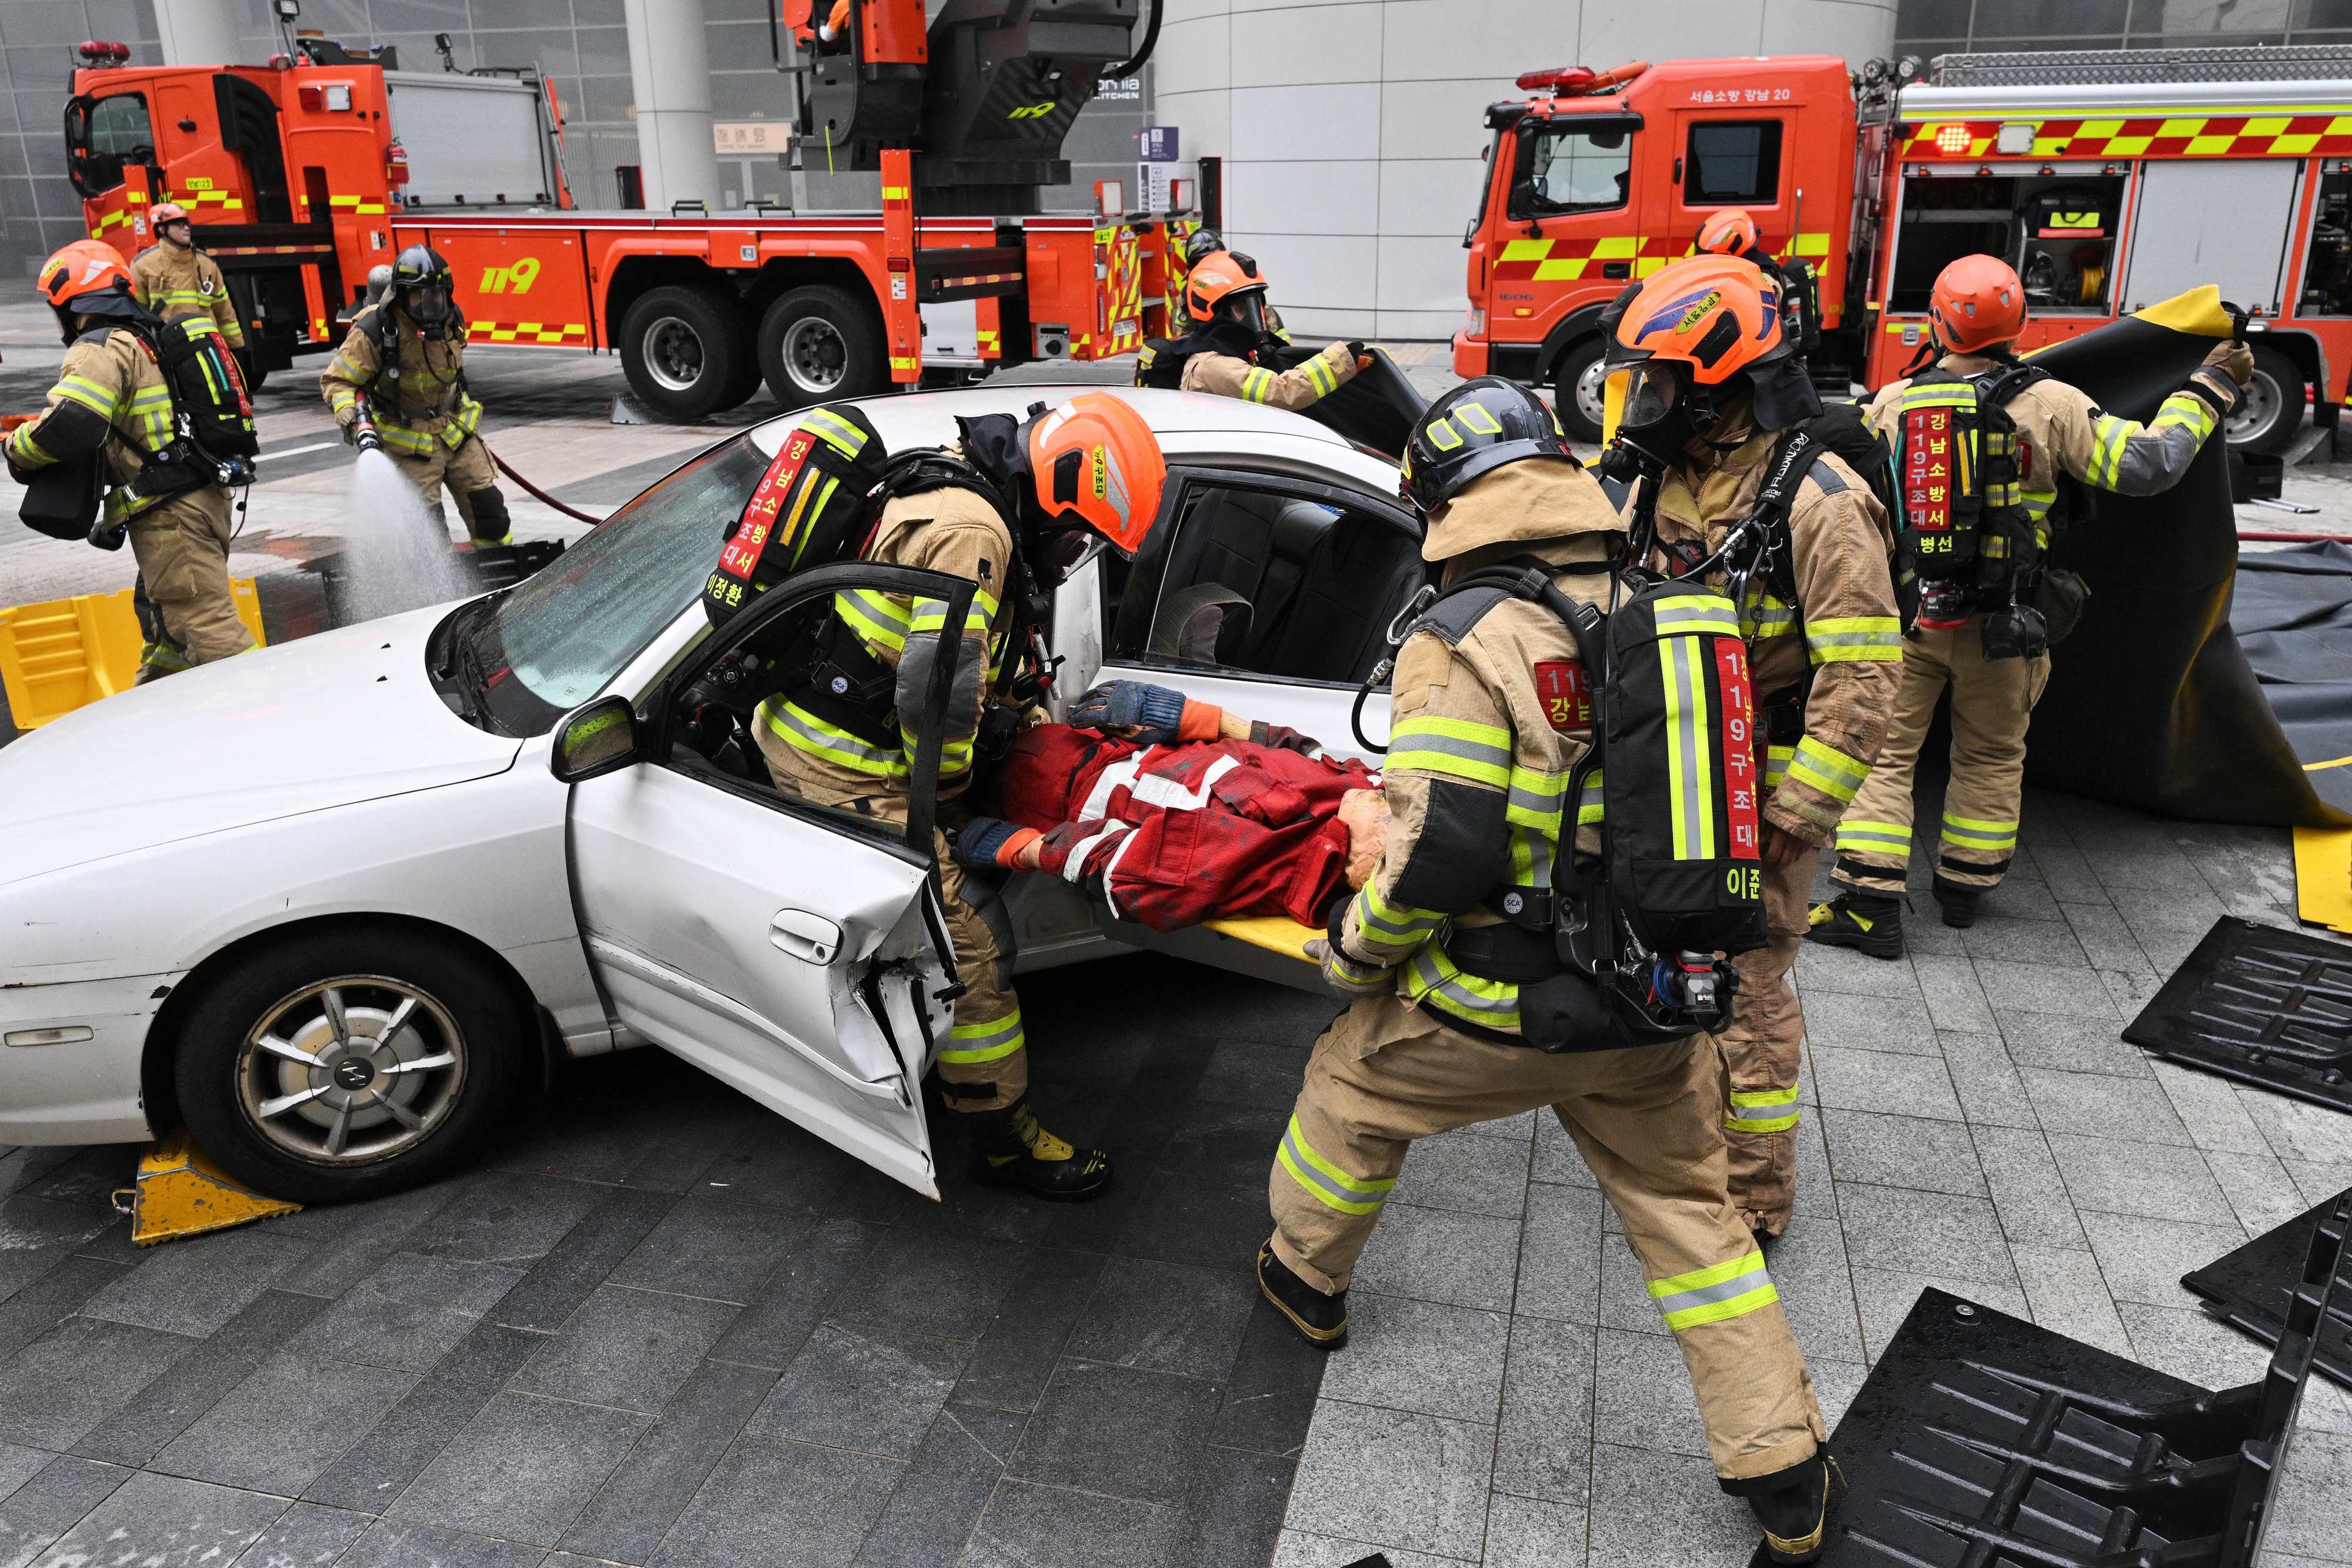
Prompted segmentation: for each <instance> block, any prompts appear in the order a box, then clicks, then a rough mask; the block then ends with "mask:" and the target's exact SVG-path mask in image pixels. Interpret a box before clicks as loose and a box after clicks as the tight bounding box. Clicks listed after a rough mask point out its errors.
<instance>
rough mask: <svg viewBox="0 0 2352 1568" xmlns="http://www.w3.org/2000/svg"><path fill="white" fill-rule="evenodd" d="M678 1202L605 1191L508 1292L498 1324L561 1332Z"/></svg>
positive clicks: (661, 1194)
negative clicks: (573, 1314) (566, 1321)
mask: <svg viewBox="0 0 2352 1568" xmlns="http://www.w3.org/2000/svg"><path fill="white" fill-rule="evenodd" d="M675 1203H677V1198H675V1197H672V1196H671V1195H670V1194H668V1193H666V1192H637V1191H632V1190H627V1189H614V1188H609V1187H608V1188H604V1189H603V1197H601V1199H600V1200H599V1201H598V1202H597V1204H596V1207H593V1208H592V1209H590V1210H589V1211H588V1212H587V1213H586V1214H585V1215H584V1216H583V1217H582V1218H581V1219H580V1222H579V1223H578V1224H576V1225H574V1226H573V1227H572V1228H571V1229H570V1230H568V1231H566V1232H564V1234H563V1239H562V1240H561V1241H558V1242H557V1243H556V1244H555V1246H554V1248H553V1249H552V1250H551V1251H549V1252H548V1254H547V1255H546V1256H545V1257H543V1258H541V1259H540V1260H539V1261H538V1262H536V1263H533V1264H531V1265H530V1273H528V1274H526V1275H524V1276H523V1280H522V1282H521V1283H520V1284H519V1285H517V1286H516V1287H515V1288H514V1289H513V1290H511V1291H508V1292H507V1294H506V1299H505V1300H503V1301H500V1302H499V1311H498V1321H499V1322H502V1323H505V1324H506V1325H508V1326H509V1328H519V1329H535V1330H538V1331H539V1332H541V1333H554V1332H555V1331H556V1330H558V1329H560V1328H562V1326H563V1324H564V1322H565V1320H567V1319H568V1318H570V1317H571V1316H572V1313H573V1312H578V1311H579V1310H580V1303H581V1302H583V1301H586V1300H587V1299H588V1293H589V1292H590V1291H593V1290H594V1289H595V1288H596V1287H597V1286H598V1285H601V1284H603V1283H604V1280H605V1278H606V1277H607V1276H608V1275H610V1274H611V1273H612V1271H613V1270H614V1268H615V1267H616V1266H617V1265H618V1264H619V1263H620V1261H621V1260H622V1259H624V1258H625V1257H627V1256H628V1254H629V1252H630V1250H631V1249H634V1248H635V1246H636V1244H637V1243H638V1242H639V1241H640V1240H642V1239H644V1238H645V1236H646V1232H648V1231H650V1230H651V1229H652V1228H654V1227H655V1225H656V1224H657V1223H659V1222H660V1220H661V1218H662V1216H663V1215H665V1214H667V1213H668V1212H669V1210H670V1207H671V1206H672V1205H674V1204H675Z"/></svg>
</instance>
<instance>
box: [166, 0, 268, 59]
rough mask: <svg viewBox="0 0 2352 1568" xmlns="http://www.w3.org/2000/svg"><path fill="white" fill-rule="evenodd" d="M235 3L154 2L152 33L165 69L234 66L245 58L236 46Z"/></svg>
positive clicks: (227, 0)
mask: <svg viewBox="0 0 2352 1568" xmlns="http://www.w3.org/2000/svg"><path fill="white" fill-rule="evenodd" d="M240 9H241V7H240V6H239V5H237V3H236V0H155V32H156V35H157V36H158V37H160V38H161V39H162V41H163V63H164V64H165V65H167V66H236V65H251V64H253V63H255V62H253V61H250V60H247V58H245V46H244V45H243V44H241V43H239V42H238V40H237V32H236V20H237V13H238V11H239V10H240Z"/></svg>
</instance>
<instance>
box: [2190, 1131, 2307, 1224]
mask: <svg viewBox="0 0 2352 1568" xmlns="http://www.w3.org/2000/svg"><path fill="white" fill-rule="evenodd" d="M2205 1166H2206V1168H2207V1169H2208V1170H2210V1171H2211V1172H2212V1173H2213V1179H2214V1180H2216V1181H2218V1182H2220V1183H2221V1191H2222V1193H2223V1195H2224V1196H2226V1197H2228V1198H2229V1200H2230V1211H2231V1213H2232V1214H2234V1215H2236V1216H2237V1218H2238V1223H2239V1224H2241V1225H2242V1226H2244V1227H2245V1228H2246V1234H2247V1235H2249V1236H2259V1235H2261V1234H2262V1233H2263V1231H2265V1230H2271V1229H2274V1228H2277V1227H2279V1226H2281V1225H2284V1224H2285V1223H2286V1222H2287V1221H2288V1220H2290V1219H2293V1218H2295V1217H2296V1216H2297V1215H2299V1214H2301V1213H2302V1212H2303V1211H2304V1210H2305V1208H2307V1207H2310V1205H2308V1204H2306V1203H2305V1202H2304V1201H2303V1194H2302V1193H2301V1192H2300V1191H2298V1190H2297V1189H2296V1187H2295V1185H2294V1177H2293V1176H2289V1175H2288V1174H2287V1169H2286V1166H2284V1164H2282V1163H2281V1162H2279V1161H2277V1160H2274V1159H2273V1158H2271V1156H2270V1155H2226V1154H2221V1153H2219V1152H2217V1151H2212V1150H2209V1151H2207V1153H2206V1155H2205Z"/></svg>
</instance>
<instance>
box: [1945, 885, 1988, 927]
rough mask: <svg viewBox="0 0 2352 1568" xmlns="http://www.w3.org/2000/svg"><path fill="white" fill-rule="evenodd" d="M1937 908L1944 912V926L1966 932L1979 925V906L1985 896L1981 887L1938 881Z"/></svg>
mask: <svg viewBox="0 0 2352 1568" xmlns="http://www.w3.org/2000/svg"><path fill="white" fill-rule="evenodd" d="M1935 891H1936V906H1937V908H1939V909H1941V910H1942V911H1943V912H1944V924H1945V925H1950V926H1953V927H1956V928H1958V929H1959V930H1962V931H1965V930H1967V929H1968V928H1969V926H1971V925H1975V924H1976V923H1977V904H1979V902H1980V901H1981V900H1982V899H1983V897H1984V895H1985V890H1984V889H1983V888H1980V887H1966V886H1963V885H1962V884H1960V883H1957V882H1946V881H1945V880H1944V879H1943V878H1942V877H1937V879H1936V890H1935Z"/></svg>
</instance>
